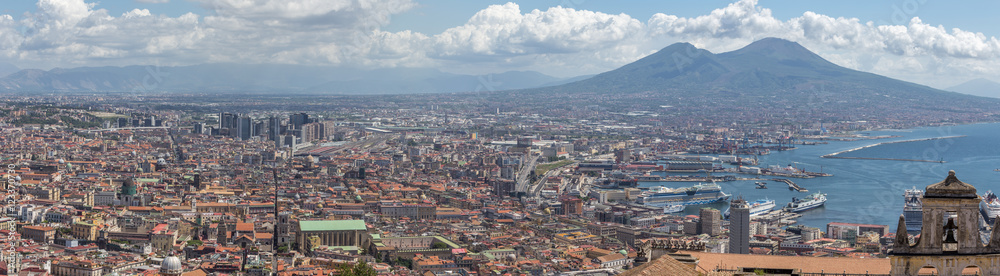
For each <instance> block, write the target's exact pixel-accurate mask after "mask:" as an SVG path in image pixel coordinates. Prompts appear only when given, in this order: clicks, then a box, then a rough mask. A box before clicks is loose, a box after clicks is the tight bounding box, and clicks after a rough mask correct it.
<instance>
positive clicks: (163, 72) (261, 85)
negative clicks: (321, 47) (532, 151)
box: [0, 63, 571, 94]
mask: <svg viewBox="0 0 1000 276" xmlns="http://www.w3.org/2000/svg"><path fill="white" fill-rule="evenodd" d="M567 79H571V78H556V77H552V76H548V75H545V74H542V73H538V72H534V71H509V72H504V73H497V74H488V75H463V74H454V73H446V72H442V71H440V70H438V69H435V68H381V69H374V70H359V69H355V68H344V67H326V66H307V65H288V64H236V63H212V64H199V65H189V66H143V65H130V66H123V67H115V66H103V67H75V68H54V69H51V70H48V71H45V70H38V69H24V70H19V71H17V72H14V73H12V74H9V75H6V76H4V77H2V78H0V91H19V92H46V93H48V92H130V91H149V92H162V91H167V92H234V91H236V92H239V91H243V92H305V93H328V94H411V93H455V92H469V91H475V90H477V89H481V90H484V91H485V90H489V91H495V90H509V89H524V88H531V87H539V86H543V85H546V84H549V83H557V82H559V81H564V80H567Z"/></svg>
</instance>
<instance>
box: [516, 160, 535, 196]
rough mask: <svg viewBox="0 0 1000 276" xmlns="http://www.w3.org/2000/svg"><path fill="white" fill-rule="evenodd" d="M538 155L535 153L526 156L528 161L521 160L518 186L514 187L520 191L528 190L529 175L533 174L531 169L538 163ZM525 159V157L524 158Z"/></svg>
mask: <svg viewBox="0 0 1000 276" xmlns="http://www.w3.org/2000/svg"><path fill="white" fill-rule="evenodd" d="M538 157H539V156H536V155H534V154H530V153H529V155H528V156H526V157H525V158H527V159H528V160H527V162H521V164H523V165H522V166H521V170H519V171H518V172H517V187H516V188H515V189H514V190H515V191H517V192H518V193H521V192H526V191H527V190H528V185H529V184H530V183H528V176H529V175H531V171H534V170H535V165H537V164H538ZM522 161H523V159H522Z"/></svg>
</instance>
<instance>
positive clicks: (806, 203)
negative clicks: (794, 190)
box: [782, 193, 826, 212]
mask: <svg viewBox="0 0 1000 276" xmlns="http://www.w3.org/2000/svg"><path fill="white" fill-rule="evenodd" d="M823 204H826V194H824V193H814V194H811V195H809V196H807V197H805V198H802V199H796V198H794V197H793V198H792V202H789V203H788V205H787V206H785V208H783V209H782V210H785V211H788V212H802V211H805V210H809V209H813V208H816V207H820V206H823Z"/></svg>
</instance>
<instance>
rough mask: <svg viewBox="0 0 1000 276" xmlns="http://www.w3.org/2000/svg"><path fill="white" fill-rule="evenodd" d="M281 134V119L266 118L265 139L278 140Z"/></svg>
mask: <svg viewBox="0 0 1000 276" xmlns="http://www.w3.org/2000/svg"><path fill="white" fill-rule="evenodd" d="M281 134H282V133H281V119H279V118H278V117H270V118H267V139H268V140H271V141H279V140H280V137H281Z"/></svg>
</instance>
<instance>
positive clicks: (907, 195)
mask: <svg viewBox="0 0 1000 276" xmlns="http://www.w3.org/2000/svg"><path fill="white" fill-rule="evenodd" d="M903 199H904V202H905V203H904V204H903V218H905V219H906V230H907V231H920V228H922V226H923V224H924V223H923V220H924V211H923V210H924V204H923V200H924V191H923V190H920V189H917V187H916V186H914V187H913V188H910V189H907V190H906V192H904V193H903ZM980 207H981V206H980Z"/></svg>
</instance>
